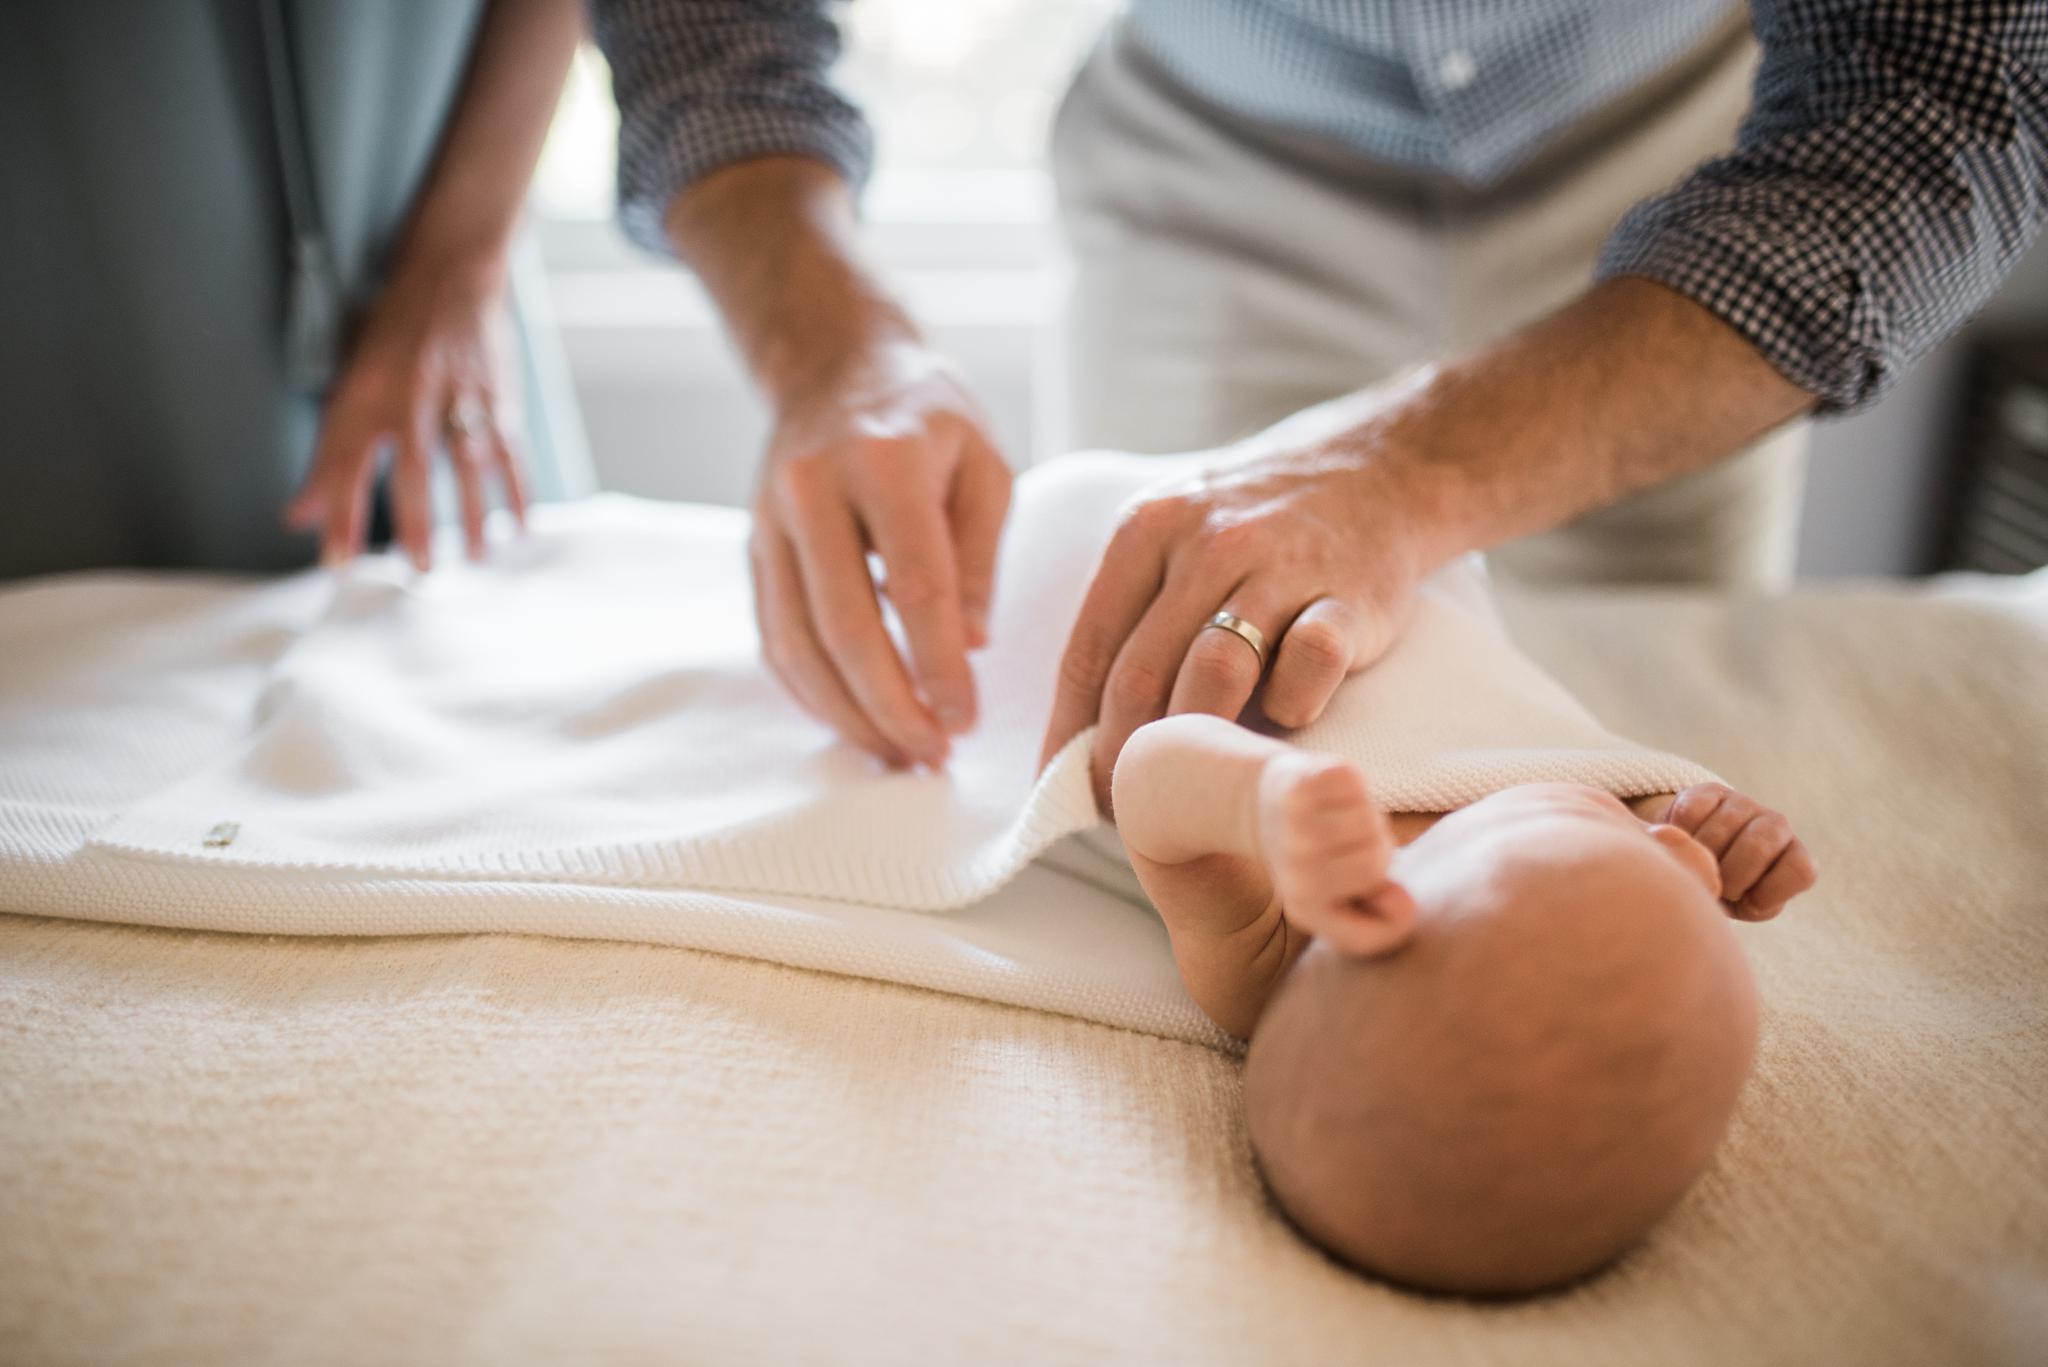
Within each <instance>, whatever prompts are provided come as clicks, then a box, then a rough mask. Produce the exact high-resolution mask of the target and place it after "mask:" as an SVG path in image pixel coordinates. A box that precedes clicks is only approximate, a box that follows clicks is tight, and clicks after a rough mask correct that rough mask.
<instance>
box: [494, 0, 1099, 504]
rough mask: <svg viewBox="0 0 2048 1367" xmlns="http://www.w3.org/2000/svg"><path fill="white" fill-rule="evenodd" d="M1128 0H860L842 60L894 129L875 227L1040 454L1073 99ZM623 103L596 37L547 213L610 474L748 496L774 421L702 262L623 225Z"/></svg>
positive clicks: (1048, 398)
mask: <svg viewBox="0 0 2048 1367" xmlns="http://www.w3.org/2000/svg"><path fill="white" fill-rule="evenodd" d="M1110 8H1111V5H1110V3H1109V0H856V3H852V4H850V5H846V6H843V7H840V8H839V10H838V14H839V17H840V21H841V25H842V29H843V31H844V33H845V36H846V56H845V59H844V60H843V61H842V63H841V66H840V70H839V72H838V73H837V78H838V80H839V82H840V84H841V86H842V88H844V89H845V90H846V91H847V92H848V93H849V94H850V95H851V96H852V97H853V98H854V99H855V100H856V101H857V102H858V103H859V104H860V105H861V106H862V108H863V109H864V110H865V111H866V112H867V115H868V118H869V120H870V122H871V123H872V124H873V125H874V128H875V133H876V142H877V159H876V167H875V175H874V178H873V180H872V181H871V182H870V184H869V186H868V190H867V193H866V195H865V197H864V200H863V210H864V217H865V220H866V225H867V230H866V233H867V243H868V248H869V251H870V253H871V255H872V257H873V259H874V260H875V261H876V262H877V263H878V265H879V266H880V268H881V269H882V271H883V272H884V274H885V275H886V276H888V277H889V279H890V281H891V283H892V284H893V285H894V286H895V288H896V289H897V290H898V291H899V293H900V295H901V297H902V298H903V299H904V300H905V302H906V304H907V305H908V307H909V308H910V310H911V312H912V313H913V314H914V315H915V316H916V317H917V318H918V320H919V322H920V323H921V324H923V325H924V327H925V328H926V329H927V331H928V332H929V334H930V335H931V337H932V339H933V341H934V342H935V343H936V344H937V345H938V346H939V347H940V348H941V349H942V350H944V351H945V352H946V353H947V354H948V355H950V356H952V357H953V358H954V360H955V361H956V362H958V363H959V364H960V366H961V368H962V369H963V370H964V371H965V372H966V374H967V376H968V379H969V381H970V383H971V384H972V385H973V387H974V390H975V393H976V395H977V396H978V397H979V398H980V400H981V401H982V403H983V404H984V406H985V407H986V408H987V409H988V411H989V417H990V425H991V428H992V429H993V435H994V436H995V438H996V440H997V441H998V442H999V444H1001V445H1002V446H1003V448H1004V449H1005V451H1006V452H1007V453H1008V454H1009V456H1010V458H1011V459H1012V460H1013V461H1016V462H1017V463H1019V464H1023V463H1026V462H1028V461H1029V460H1031V459H1033V458H1034V457H1035V456H1037V455H1040V454H1043V453H1045V452H1047V451H1050V450H1053V449H1055V448H1057V446H1058V445H1059V444H1060V432H1059V426H1060V424H1059V420H1058V411H1059V394H1058V373H1059V364H1058V356H1057V351H1056V347H1055V345H1054V340H1053V339H1054V329H1055V325H1056V323H1057V321H1058V319H1057V314H1058V307H1059V301H1060V296H1061V290H1062V285H1061V278H1060V269H1059V261H1058V251H1057V236H1056V233H1055V231H1054V229H1053V223H1052V216H1053V203H1052V192H1051V186H1050V183H1049V180H1048V178H1047V175H1046V171H1045V146H1046V138H1047V132H1048V127H1049V124H1050V121H1051V116H1052V111H1053V108H1054V106H1055V105H1056V103H1057V101H1058V98H1059V95H1060V92H1061V90H1062V89H1064V87H1065V83H1066V81H1067V78H1068V77H1069V75H1070V74H1071V73H1072V70H1073V68H1074V66H1075V65H1076V64H1077V63H1078V62H1079V60H1080V59H1081V57H1082V55H1083V53H1084V52H1085V50H1086V47H1087V45H1088V43H1089V41H1090V40H1091V39H1092V38H1093V37H1094V35H1095V33H1096V31H1097V30H1098V29H1099V27H1100V25H1101V23H1102V22H1103V20H1104V18H1105V17H1106V15H1107V14H1108V12H1109V10H1110ZM617 131H618V125H617V113H616V111H615V109H614V108H613V106H612V102H611V96H610V88H609V77H608V74H607V72H606V70H605V65H604V60H603V58H602V57H601V56H600V55H599V54H598V53H597V52H596V51H595V50H594V49H590V48H586V49H585V50H584V51H583V52H581V53H580V54H579V55H578V58H577V61H576V63H575V66H574V68H573V70H572V72H571V75H570V80H569V84H568V88H567V90H566V91H565V93H564V96H563V100H562V105H561V108H560V111H559V112H558V114H557V116H556V120H555V126H554V129H553V131H552V132H551V134H550V136H549V140H548V145H547V148H546V150H545V151H544V153H543V154H542V158H541V165H540V168H539V171H538V174H537V175H536V178H535V184H534V191H533V197H532V206H533V219H534V226H535V229H536V233H537V236H538V238H539V240H540V245H541V254H542V258H543V261H544V263H545V266H546V276H547V282H548V288H549V294H550V296H551V300H552V305H553V312H554V314H555V316H556V321H557V323H558V325H559V326H560V329H561V333H562V341H563V346H564V351H565V353H566V356H567V359H568V365H569V370H570V373H571V377H572V379H573V381H574V385H575V389H576V392H577V394H578V397H579V399H580V401H581V406H582V410H583V421H584V425H585V427H586V429H587V430H588V433H589V436H590V442H591V447H592V450H593V454H594V456H595V460H596V464H597V469H598V477H599V480H600V482H601V483H602V484H603V485H604V486H605V487H607V488H613V489H621V490H625V491H628V492H633V493H641V494H646V495H649V496H655V497H665V498H691V499H699V500H705V501H714V502H735V503H736V502H743V501H744V500H745V497H746V494H747V491H748V490H749V489H750V488H751V485H752V480H753V464H754V461H755V459H756V457H757V456H758V453H759V451H760V448H761V445H762V443H763V441H764V440H765V437H766V420H765V416H764V414H763V413H762V412H761V411H760V409H759V405H758V404H757V403H756V402H755V401H754V400H753V398H752V396H751V394H750V393H749V391H748V388H747V385H746V383H745V380H744V377H743V376H742V375H741V373H740V371H739V369H738V367H737V366H736V364H735V363H734V361H733V359H732V358H731V356H730V354H729V353H728V350H727V348H726V345H725V342H724V339H723V337H722V335H721V334H720V332H719V330H718V324H717V319H716V317H715V315H714V314H713V313H712V310H711V308H710V306H709V303H708V301H707V300H706V299H705V298H704V297H703V295H702V293H701V291H699V290H698V289H697V287H696V285H695V283H694V282H693V281H692V280H691V279H690V278H689V277H688V275H687V273H686V272H684V271H682V270H680V269H679V268H677V267H676V266H675V265H674V264H673V263H668V262H662V261H658V260H656V259H654V258H652V257H649V256H647V255H645V254H643V253H640V252H637V251H635V250H634V249H632V248H630V247H628V246H627V245H626V244H625V242H624V240H623V239H622V238H621V237H620V236H619V235H618V232H617V230H616V228H615V227H614V226H613V225H612V221H611V215H612V197H613V185H614V180H613V173H614V157H615V140H616V138H617Z"/></svg>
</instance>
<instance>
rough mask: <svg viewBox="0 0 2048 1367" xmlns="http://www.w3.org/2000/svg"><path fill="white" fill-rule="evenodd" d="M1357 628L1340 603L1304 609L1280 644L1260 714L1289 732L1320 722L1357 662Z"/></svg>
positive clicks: (1318, 603)
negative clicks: (1339, 686)
mask: <svg viewBox="0 0 2048 1367" xmlns="http://www.w3.org/2000/svg"><path fill="white" fill-rule="evenodd" d="M1357 622H1358V614H1357V612H1356V611H1355V610H1354V609H1353V608H1352V607H1351V606H1350V605H1349V604H1348V603H1345V602H1343V601H1342V600H1340V599H1336V598H1330V597H1322V598H1318V599H1316V600H1315V601H1314V602H1312V603H1310V604H1309V605H1308V606H1307V607H1305V608H1303V609H1302V610H1301V613H1300V614H1299V615H1298V616H1296V617H1295V619H1294V621H1293V623H1292V624H1291V625H1289V626H1288V628H1287V631H1286V633H1285V634H1284V635H1282V636H1281V638H1280V642H1279V652H1278V654H1277V655H1276V656H1275V658H1274V659H1273V662H1272V664H1273V668H1272V673H1271V674H1270V675H1269V676H1268V677H1267V679H1266V692H1265V696H1264V697H1263V698H1262V699H1261V700H1260V708H1261V710H1262V711H1264V712H1265V714H1266V715H1267V716H1268V717H1269V718H1271V719H1272V720H1273V721H1275V722H1277V723H1279V724H1280V725H1281V726H1285V727H1290V728H1292V727H1301V726H1307V725H1308V724H1309V723H1310V722H1312V721H1314V720H1315V719H1316V718H1317V717H1320V716H1321V715H1322V714H1323V709H1324V708H1325V707H1327V706H1329V703H1330V699H1331V697H1332V696H1334V695H1335V694H1336V692H1337V685H1338V684H1341V683H1343V682H1344V680H1345V678H1346V676H1348V675H1349V674H1350V673H1351V665H1352V662H1353V660H1354V659H1356V658H1357V632H1356V627H1357Z"/></svg>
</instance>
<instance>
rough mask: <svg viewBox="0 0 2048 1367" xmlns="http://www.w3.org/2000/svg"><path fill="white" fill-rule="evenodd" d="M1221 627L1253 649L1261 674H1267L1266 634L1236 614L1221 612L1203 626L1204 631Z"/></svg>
mask: <svg viewBox="0 0 2048 1367" xmlns="http://www.w3.org/2000/svg"><path fill="white" fill-rule="evenodd" d="M1210 627H1221V628H1222V629H1223V630H1225V631H1227V632H1229V633H1230V634H1231V635H1233V636H1235V637H1237V638H1238V639H1239V640H1240V641H1243V642H1244V643H1245V644H1246V645H1248V646H1250V647H1251V648H1252V655H1253V656H1254V657H1255V658H1256V659H1257V660H1258V662H1259V672H1260V673H1261V674H1263V673H1265V672H1266V633H1265V632H1263V631H1260V630H1259V629H1258V628H1257V627H1255V626H1253V625H1252V624H1251V623H1250V622H1247V621H1245V619H1244V618H1242V617H1239V616H1237V615H1236V614H1234V613H1229V612H1219V613H1217V614H1216V615H1215V616H1214V617H1211V618H1210V619H1209V620H1208V621H1206V622H1204V623H1203V624H1202V630H1204V631H1207V630H1208V629H1209V628H1210Z"/></svg>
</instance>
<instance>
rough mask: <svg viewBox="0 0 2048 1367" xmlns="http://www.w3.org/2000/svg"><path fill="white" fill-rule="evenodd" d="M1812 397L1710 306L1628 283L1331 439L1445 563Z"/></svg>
mask: <svg viewBox="0 0 2048 1367" xmlns="http://www.w3.org/2000/svg"><path fill="white" fill-rule="evenodd" d="M1813 401H1814V400H1813V396H1812V395H1810V394H1808V393H1807V392H1806V391H1804V390H1802V389H1800V388H1798V387H1797V386H1795V385H1793V384H1792V383H1791V382H1790V381H1788V380H1786V379H1785V378H1784V377H1782V376H1781V375H1779V374H1778V372H1777V371H1775V370H1774V369H1772V368H1771V366H1770V364H1769V363H1768V362H1767V361H1765V360H1764V359H1763V357H1762V356H1761V355H1760V354H1759V353H1758V352H1757V350H1756V349H1755V348H1754V347H1753V346H1751V345H1750V344H1749V343H1748V342H1747V341H1746V340H1744V339H1743V337H1742V336H1741V335H1740V334H1739V333H1737V332H1736V331H1735V330H1734V329H1733V328H1731V327H1729V326H1728V325H1727V324H1726V323H1724V322H1722V321H1721V320H1720V319H1719V318H1717V317H1715V316H1714V315H1713V314H1712V313H1710V312H1708V311H1707V310H1706V309H1704V308H1702V307H1701V306H1700V305H1698V304H1696V303H1694V302H1693V301H1692V300H1690V299H1688V298H1686V297H1685V296H1684V295H1681V294H1679V293H1677V292H1675V291H1673V290H1670V289H1667V288H1665V287H1664V286H1662V285H1657V284H1653V283H1651V282H1649V281H1646V280H1638V279H1633V278H1624V279H1618V280H1612V281H1609V282H1607V283H1605V284H1602V285H1599V286H1596V287H1595V288H1593V289H1592V290H1590V291H1588V292H1587V293H1586V294H1584V295H1582V296H1580V297H1579V298H1578V299H1577V300H1575V301H1574V302H1573V303H1571V304H1569V305H1567V306H1566V307H1565V308H1563V309H1561V310H1559V311H1558V312H1557V313H1554V314H1552V315H1551V316H1550V317H1548V318H1545V319H1543V320H1542V321H1540V322H1537V323H1535V324H1533V325H1531V326H1529V327H1526V328H1524V329H1522V330H1521V331H1519V332H1516V333H1513V334H1511V335H1510V336H1508V337H1506V338H1504V339H1502V340H1501V341H1499V342H1496V343H1493V344H1491V345H1489V346H1487V347H1485V348H1483V349H1481V350H1480V351H1478V352H1475V353H1473V354H1472V355H1470V356H1467V357H1463V358H1460V359H1456V360H1451V361H1447V362H1444V363H1443V364H1441V365H1438V366H1435V367H1433V368H1431V369H1430V370H1428V371H1426V372H1424V373H1423V374H1421V375H1420V376H1418V377H1417V378H1416V379H1415V380H1414V381H1413V383H1412V385H1411V387H1410V389H1409V391H1408V393H1407V394H1405V395H1404V396H1403V398H1402V399H1401V400H1400V401H1399V402H1398V403H1396V404H1394V405H1393V406H1391V407H1390V408H1388V409H1387V410H1385V411H1383V412H1382V413H1381V414H1379V415H1378V416H1376V417H1374V418H1373V419H1372V420H1370V421H1369V422H1367V423H1366V424H1365V425H1364V426H1362V427H1360V428H1358V429H1355V430H1354V431H1352V432H1350V433H1347V434H1345V435H1344V436H1342V437H1339V438H1337V439H1336V441H1335V442H1334V443H1333V446H1335V447H1336V448H1337V449H1338V450H1340V451H1344V452H1348V453H1351V454H1353V455H1354V456H1355V457H1356V458H1357V459H1358V461H1359V468H1360V470H1361V471H1362V472H1363V473H1364V474H1365V475H1366V487H1367V488H1369V489H1370V491H1371V496H1372V497H1374V498H1375V499H1376V500H1386V499H1393V500H1396V501H1397V503H1398V506H1400V507H1402V508H1403V509H1404V510H1405V511H1406V512H1407V514H1408V515H1407V517H1406V518H1405V519H1404V522H1405V523H1406V525H1407V526H1408V528H1409V530H1410V531H1411V533H1412V534H1413V536H1414V538H1415V542H1416V544H1415V551H1416V553H1417V556H1418V559H1419V561H1420V563H1422V564H1423V565H1424V566H1426V567H1434V566H1436V565H1440V564H1442V563H1444V562H1445V561H1447V560H1449V559H1451V558H1452V557H1453V556H1456V555H1458V554H1461V553H1463V552H1465V551H1468V550H1482V549H1485V548H1487V547H1490V546H1496V545H1499V544H1501V543H1502V542H1505V541H1510V540H1513V539H1514V538H1516V537H1519V536H1526V535H1529V534H1530V533H1533V532H1539V531H1546V530H1549V529H1550V528H1552V527H1556V526H1559V525H1561V524H1563V523H1565V522H1568V521H1570V520H1571V519H1572V518H1574V517H1576V516H1578V515H1579V514H1581V513H1584V512H1588V511H1590V510H1592V509H1594V508H1599V507H1603V506H1605V505H1607V504H1609V503H1612V502H1614V501H1616V500H1618V499H1620V498H1623V497H1626V496H1627V495H1629V494H1631V493H1634V492H1636V491H1637V490H1640V489H1644V488H1647V487H1649V486H1651V485H1654V484H1658V483H1661V482H1663V481H1665V480H1668V479H1671V478H1674V477H1676V476H1678V475H1682V474H1686V473H1688V472H1690V471H1693V470H1697V469H1700V468H1702V467H1704V466H1707V465H1711V464H1712V463H1714V462H1715V461H1717V460H1720V459H1723V458H1724V457H1727V456H1729V455H1731V454H1733V453H1734V452H1735V451H1737V450H1739V449H1740V448H1741V447H1742V446H1744V445H1746V444H1747V443H1749V442H1750V441H1753V440H1754V439H1756V438H1757V437H1759V436H1761V435H1763V434H1764V433H1766V432H1768V431H1770V430H1771V429H1772V428H1774V427H1777V426H1779V425H1780V424H1782V423H1784V422H1786V421H1788V420H1789V419H1791V418H1793V417H1796V416H1798V415H1799V414H1800V413H1802V412H1805V411H1806V410H1807V409H1809V408H1811V407H1812V405H1813Z"/></svg>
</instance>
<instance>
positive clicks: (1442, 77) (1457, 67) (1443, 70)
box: [1436, 47, 1479, 90]
mask: <svg viewBox="0 0 2048 1367" xmlns="http://www.w3.org/2000/svg"><path fill="white" fill-rule="evenodd" d="M1478 74H1479V63H1477V62H1475V61H1473V60H1472V54H1471V53H1469V52H1467V51H1465V49H1464V48H1461V47H1455V48H1452V49H1451V50H1450V51H1449V52H1446V53H1445V54H1444V55H1443V56H1442V57H1441V58H1439V59H1438V60H1437V64H1436V78H1437V79H1438V80H1439V81H1442V82H1443V85H1444V89H1446V90H1463V89H1464V88H1465V87H1466V86H1468V85H1470V84H1472V78H1473V77H1474V76H1477V75H1478Z"/></svg>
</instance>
